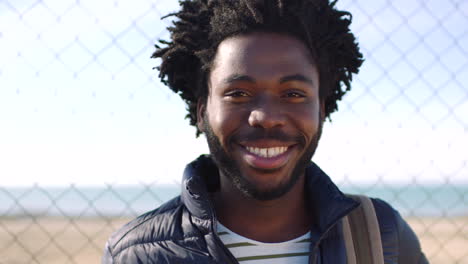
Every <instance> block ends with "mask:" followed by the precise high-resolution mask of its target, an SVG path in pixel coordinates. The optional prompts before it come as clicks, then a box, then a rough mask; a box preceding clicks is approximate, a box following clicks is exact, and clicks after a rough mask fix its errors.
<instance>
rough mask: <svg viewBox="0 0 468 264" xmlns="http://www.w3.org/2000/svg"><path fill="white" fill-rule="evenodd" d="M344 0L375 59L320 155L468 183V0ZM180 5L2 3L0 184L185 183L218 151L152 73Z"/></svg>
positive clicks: (375, 171) (395, 179)
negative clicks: (195, 164)
mask: <svg viewBox="0 0 468 264" xmlns="http://www.w3.org/2000/svg"><path fill="white" fill-rule="evenodd" d="M364 3H365V4H364ZM338 6H339V8H344V9H346V10H349V11H350V12H351V13H352V14H353V24H352V31H353V32H354V33H355V34H356V36H357V39H358V41H359V43H360V47H361V48H362V51H363V53H364V57H365V58H366V61H365V63H364V64H363V66H362V68H361V71H360V73H359V75H357V76H355V78H354V81H353V90H352V91H351V92H350V93H349V94H347V95H346V96H345V98H344V100H343V101H342V102H340V103H339V111H338V112H337V113H334V114H332V122H327V123H326V124H325V127H324V132H323V136H322V140H321V142H320V145H319V148H318V151H317V153H316V155H315V156H314V158H313V160H314V162H316V163H317V164H318V165H319V166H321V167H322V169H324V170H325V171H326V172H327V173H328V174H329V175H330V176H331V177H332V179H334V180H335V181H337V182H348V183H374V182H377V181H378V182H380V183H384V184H394V183H414V184H426V183H447V182H448V183H453V184H459V183H464V184H468V155H467V151H466V150H467V149H468V86H467V83H468V2H467V1H462V0H459V1H455V0H454V1H442V0H438V1H422V0H411V1H403V0H395V1H383V0H381V1H364V0H362V1H350V0H348V1H339V4H338ZM177 9H178V6H177V1H171V0H166V1H156V0H138V1H137V0H135V1H129V0H112V1H109V0H100V1H91V0H80V1H72V0H60V1H59V0H43V1H32V0H14V1H13V0H10V1H6V0H2V1H0V179H1V183H0V185H4V186H28V185H31V184H40V185H43V186H63V185H68V184H72V183H73V184H78V185H103V184H138V183H155V182H156V183H176V182H180V179H181V175H182V172H183V169H184V167H185V165H186V164H187V163H188V162H190V161H191V160H193V159H195V158H196V157H197V156H199V155H200V154H202V153H208V148H207V146H206V143H205V140H204V138H203V137H200V138H195V129H194V128H193V127H190V126H189V124H188V120H186V119H184V117H185V115H186V111H185V105H184V103H183V102H182V101H181V100H180V99H179V98H178V96H177V95H175V94H172V93H171V92H170V90H169V89H168V88H167V87H164V86H163V85H162V84H161V83H160V82H159V78H158V73H157V71H156V70H153V69H152V68H153V67H155V66H157V65H158V63H159V62H158V61H157V60H154V59H150V56H151V53H152V52H153V49H154V48H153V45H154V43H155V42H156V41H157V40H158V39H161V38H162V39H167V38H168V33H167V31H166V27H167V26H168V25H170V21H171V20H170V19H166V20H161V19H160V17H161V16H162V15H165V14H168V13H170V12H172V11H174V10H177Z"/></svg>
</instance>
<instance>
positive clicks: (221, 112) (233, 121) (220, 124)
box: [207, 102, 242, 145]
mask: <svg viewBox="0 0 468 264" xmlns="http://www.w3.org/2000/svg"><path fill="white" fill-rule="evenodd" d="M241 112H242V111H239V109H234V108H229V107H227V106H226V105H223V104H220V103H215V102H211V103H208V106H207V113H208V122H209V124H210V126H211V129H212V130H213V133H214V134H215V135H216V136H217V137H218V139H219V141H220V142H221V144H222V145H226V141H227V140H228V138H229V137H230V136H232V134H233V133H234V132H235V131H236V130H237V128H239V127H240V126H241V122H242V121H241V119H242V118H241V115H242V114H241Z"/></svg>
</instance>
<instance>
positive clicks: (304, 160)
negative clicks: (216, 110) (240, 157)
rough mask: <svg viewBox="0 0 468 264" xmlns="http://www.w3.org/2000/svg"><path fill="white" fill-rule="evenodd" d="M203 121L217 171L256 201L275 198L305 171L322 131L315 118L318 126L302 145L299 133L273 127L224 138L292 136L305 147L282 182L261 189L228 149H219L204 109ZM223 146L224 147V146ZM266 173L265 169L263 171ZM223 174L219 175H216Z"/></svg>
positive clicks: (229, 142) (286, 138) (230, 140)
mask: <svg viewBox="0 0 468 264" xmlns="http://www.w3.org/2000/svg"><path fill="white" fill-rule="evenodd" d="M204 118H205V122H203V128H204V133H205V136H206V140H207V142H208V147H209V149H210V153H211V156H212V158H213V160H214V162H215V163H216V165H217V167H218V169H219V171H220V172H221V173H220V175H224V176H226V177H227V178H228V180H230V181H231V183H232V184H233V185H234V187H236V188H237V189H238V190H239V191H240V192H241V193H242V194H244V195H246V196H247V197H250V198H253V199H256V200H260V201H268V200H274V199H277V198H279V197H281V196H283V195H284V194H286V193H287V192H288V191H289V190H291V188H292V187H293V186H294V185H295V184H296V183H297V181H298V180H299V178H300V176H301V175H302V174H304V173H305V169H306V167H307V166H308V165H309V163H310V160H311V159H312V156H313V155H314V153H315V150H316V149H317V146H318V142H319V140H320V136H321V135H322V127H323V121H322V120H319V128H318V130H317V132H316V133H315V135H314V136H313V137H312V140H311V141H310V143H309V145H308V146H306V145H305V142H306V141H305V139H304V138H303V137H302V136H297V137H291V136H288V135H285V134H284V133H283V132H280V131H276V132H265V131H263V132H260V131H259V132H256V133H253V134H250V135H244V136H240V135H239V136H233V137H231V138H230V139H228V141H227V145H228V146H231V145H232V142H235V139H236V138H244V139H245V138H248V139H258V138H262V139H276V140H285V141H286V140H288V139H291V138H294V139H296V141H297V142H299V144H298V145H299V146H302V147H304V149H305V151H304V153H303V154H302V155H301V157H300V158H299V160H298V161H297V163H296V165H295V166H294V169H293V170H292V172H291V175H289V176H288V177H287V179H286V181H285V182H281V183H280V184H278V185H277V186H274V187H272V188H270V189H262V188H260V187H259V186H256V185H255V184H254V183H252V182H250V181H249V180H248V179H247V178H246V177H245V176H244V175H242V172H241V170H240V166H239V164H237V162H236V161H235V160H234V159H233V158H232V156H230V155H229V153H228V152H227V151H226V150H225V149H223V147H222V145H221V143H220V140H219V138H218V137H217V136H216V135H215V134H214V132H213V129H212V128H211V126H210V124H209V122H208V120H209V119H208V117H207V114H206V112H205V117H204ZM228 146H227V147H228ZM264 172H265V173H268V171H267V170H265V171H264ZM220 177H223V176H220Z"/></svg>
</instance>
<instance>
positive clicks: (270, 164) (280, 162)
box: [238, 142, 296, 170]
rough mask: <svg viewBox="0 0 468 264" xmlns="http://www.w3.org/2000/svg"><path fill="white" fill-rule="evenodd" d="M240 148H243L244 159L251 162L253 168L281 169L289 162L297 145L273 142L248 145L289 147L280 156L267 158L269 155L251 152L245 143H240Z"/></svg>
mask: <svg viewBox="0 0 468 264" xmlns="http://www.w3.org/2000/svg"><path fill="white" fill-rule="evenodd" d="M238 146H239V148H240V150H241V157H242V159H243V160H244V161H245V162H246V163H247V164H249V165H250V166H251V167H253V168H256V169H261V170H277V169H280V168H281V167H283V166H284V165H286V163H288V161H289V160H290V158H291V156H292V152H293V150H294V149H295V147H296V145H294V144H293V145H291V144H288V145H285V144H284V143H283V144H272V143H271V142H270V143H269V144H267V145H266V144H261V143H260V144H255V145H251V144H249V145H247V146H249V147H251V146H254V147H258V148H268V147H280V146H284V147H287V148H288V149H287V150H286V151H285V152H284V153H282V154H280V155H278V156H275V157H270V158H267V157H261V156H258V155H256V154H254V153H251V152H249V151H248V150H247V149H246V147H245V145H238Z"/></svg>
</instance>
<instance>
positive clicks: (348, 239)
mask: <svg viewBox="0 0 468 264" xmlns="http://www.w3.org/2000/svg"><path fill="white" fill-rule="evenodd" d="M346 196H348V197H349V198H352V199H354V200H355V201H358V202H360V203H361V205H359V207H357V208H356V209H354V210H353V211H352V212H351V213H350V214H349V215H347V216H345V217H344V218H343V222H342V224H343V236H344V240H345V245H346V255H347V259H348V264H384V260H383V249H382V240H381V238H380V229H379V223H378V220H377V215H376V214H375V209H374V205H373V204H372V201H371V200H370V199H369V198H368V197H366V196H362V195H349V194H347V195H346Z"/></svg>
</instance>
